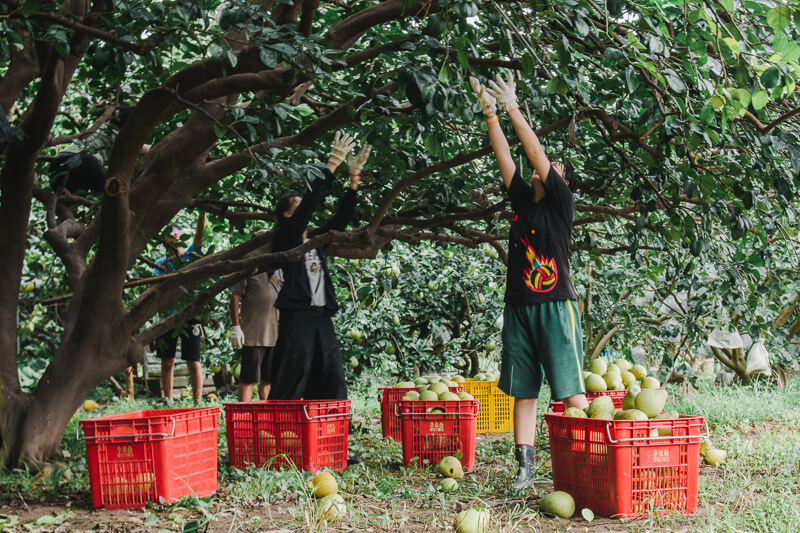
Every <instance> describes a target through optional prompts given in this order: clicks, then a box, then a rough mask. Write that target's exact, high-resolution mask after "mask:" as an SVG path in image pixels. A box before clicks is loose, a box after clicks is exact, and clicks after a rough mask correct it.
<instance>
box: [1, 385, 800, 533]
mask: <svg viewBox="0 0 800 533" xmlns="http://www.w3.org/2000/svg"><path fill="white" fill-rule="evenodd" d="M699 387H700V388H699V390H698V392H697V393H696V394H694V395H691V396H678V395H677V394H678V390H677V389H671V390H670V403H669V404H668V405H669V406H670V407H669V409H676V410H678V411H679V412H681V413H686V414H696V415H702V416H704V417H705V418H706V420H707V422H708V426H709V429H710V431H711V434H712V441H713V443H714V445H715V446H716V447H719V448H722V449H725V450H727V451H728V460H727V462H726V463H725V464H724V465H723V466H722V467H719V468H714V467H711V466H708V465H701V467H700V477H699V491H698V492H699V505H698V511H697V513H696V514H695V515H694V516H690V517H687V516H681V515H668V516H658V515H653V516H644V517H642V518H640V519H637V520H630V521H622V520H616V519H611V518H604V517H599V516H598V517H596V518H595V519H594V520H592V521H591V522H588V521H586V520H585V519H584V518H582V517H580V513H579V512H578V513H576V516H578V518H572V519H568V520H565V519H553V518H547V517H544V516H543V515H541V514H540V513H539V512H538V499H539V497H540V496H541V495H543V494H545V493H547V492H549V491H551V490H553V485H552V479H551V466H550V463H549V456H548V453H547V452H546V451H544V452H541V453H540V459H541V461H540V463H541V468H540V471H539V474H538V476H537V481H538V484H537V489H538V490H537V491H531V492H529V493H527V494H525V495H523V496H522V497H520V496H519V495H516V494H513V493H511V492H510V491H509V489H508V482H509V479H510V477H511V475H512V473H513V470H514V466H513V464H512V463H513V462H512V456H511V450H512V448H513V441H512V440H511V436H510V434H489V435H480V436H479V438H478V442H477V447H476V466H475V468H474V469H473V470H472V471H471V472H469V473H468V474H467V476H466V479H465V480H464V481H463V482H462V483H461V484H460V486H459V489H458V491H457V492H456V493H453V494H444V493H442V492H441V491H440V490H439V489H438V485H439V481H440V478H439V476H438V475H436V473H435V471H434V469H433V468H408V469H407V468H404V467H403V465H402V449H401V447H400V445H399V444H398V443H396V442H393V441H391V440H382V439H381V438H380V422H379V416H378V414H377V413H378V410H379V404H378V400H377V397H378V396H377V393H376V392H375V391H374V389H372V388H371V387H370V388H369V389H368V390H369V392H368V393H367V392H364V393H358V392H356V394H354V396H353V412H354V420H355V424H356V429H357V431H356V433H355V434H354V435H352V436H351V438H350V452H351V454H352V455H358V456H360V457H361V458H362V459H363V460H364V464H363V465H362V466H357V467H351V468H349V469H347V470H346V471H345V472H342V473H337V474H335V475H336V478H337V480H338V482H339V488H340V493H342V494H343V495H344V497H345V499H346V501H347V503H348V506H349V508H350V510H349V516H348V517H347V518H346V519H344V520H342V521H340V522H337V523H335V524H334V525H330V526H329V525H326V524H325V523H324V522H319V521H317V520H316V517H315V512H314V509H315V505H314V503H315V502H314V501H313V498H311V497H310V496H309V494H308V490H307V489H306V488H305V483H306V481H307V480H308V479H309V478H310V477H311V476H310V474H308V473H302V472H297V471H291V470H283V471H272V470H265V469H251V470H249V471H240V470H236V469H231V468H230V467H228V466H227V464H226V462H227V442H226V438H225V434H224V423H223V424H221V431H220V441H219V457H220V465H219V475H218V479H219V487H220V488H219V491H218V492H217V493H216V494H215V495H213V496H211V497H208V498H188V499H184V500H182V501H180V502H177V503H173V504H162V505H158V504H156V505H153V506H151V507H149V508H147V509H136V510H122V511H103V510H101V511H94V510H92V506H91V494H90V489H89V484H88V475H87V471H86V460H85V448H84V444H83V442H81V441H79V440H76V439H75V429H76V425H77V419H78V418H79V417H85V416H87V414H85V413H82V414H80V415H79V416H76V417H75V419H74V420H73V421H72V423H71V424H70V427H69V428H68V429H67V432H66V433H65V437H64V442H63V450H64V451H65V455H66V456H67V457H66V459H65V464H63V465H56V468H54V469H53V470H52V471H48V472H44V473H43V474H41V473H40V474H37V475H33V474H32V473H30V472H27V471H19V470H18V471H14V472H11V473H7V474H5V475H3V476H2V477H0V513H1V514H0V531H48V532H51V531H88V530H95V531H120V532H123V531H124V532H133V531H159V530H165V531H226V532H233V531H242V532H251V531H252V532H256V531H282V530H283V531H365V532H389V531H391V532H398V531H408V532H421V531H447V530H452V523H453V518H454V516H455V514H456V513H457V511H458V510H459V509H462V508H467V507H470V506H474V505H480V506H484V507H486V508H488V509H490V510H491V513H492V520H491V523H490V527H489V529H488V531H492V532H498V533H501V532H510V531H536V532H539V531H565V530H568V529H569V530H573V531H591V532H611V531H632V532H645V531H686V532H689V531H691V532H695V531H698V532H710V531H720V532H721V531H725V532H728V531H730V532H739V531H741V532H765V533H766V532H770V533H772V532H784V531H785V532H793V531H797V530H798V526H797V524H798V523H800V486H798V485H799V484H800V483H799V482H798V479H800V431H798V429H800V380H795V381H790V383H789V386H788V387H787V389H786V390H784V391H777V390H775V389H773V388H769V387H767V386H764V385H760V386H758V385H757V386H754V387H749V388H723V387H714V386H711V385H709V384H704V385H700V386H699ZM543 400H544V398H543ZM541 404H542V407H545V406H546V405H547V402H546V401H542V402H541ZM143 408H152V406H151V405H148V404H147V403H146V402H136V403H135V404H130V403H116V404H111V405H109V406H105V407H103V408H102V410H101V412H100V413H99V414H101V415H106V414H112V413H116V412H125V411H130V410H132V409H143ZM97 414H98V413H93V414H92V415H91V416H96V415H97ZM546 442H547V440H546V438H545V437H544V436H540V444H543V443H546ZM4 528H5V529H4Z"/></svg>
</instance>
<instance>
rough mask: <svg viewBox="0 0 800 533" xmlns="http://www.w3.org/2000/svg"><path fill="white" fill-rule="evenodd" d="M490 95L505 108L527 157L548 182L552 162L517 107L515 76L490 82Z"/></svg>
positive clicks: (510, 74) (498, 77)
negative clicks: (506, 79)
mask: <svg viewBox="0 0 800 533" xmlns="http://www.w3.org/2000/svg"><path fill="white" fill-rule="evenodd" d="M486 90H487V92H488V93H489V94H491V95H492V96H494V97H495V98H497V100H498V101H499V102H500V107H502V108H503V111H505V112H506V113H507V114H508V117H509V118H510V119H511V124H513V125H514V130H516V132H517V136H519V140H520V142H521V143H522V148H523V149H524V150H525V155H527V156H528V161H530V162H531V165H533V168H534V169H536V173H537V174H539V178H541V180H542V183H546V182H547V175H548V174H549V173H550V160H549V159H548V158H547V155H546V154H545V153H544V148H542V144H541V143H540V142H539V138H538V137H537V136H536V133H535V132H534V131H533V128H531V126H530V124H528V121H527V120H525V116H524V115H523V114H522V112H521V111H520V110H519V105H517V95H516V91H517V84H516V83H515V82H514V76H513V74H512V73H511V72H509V73H508V81H504V80H503V78H501V77H500V75H499V74H498V75H497V78H496V81H490V82H489V88H488V89H486Z"/></svg>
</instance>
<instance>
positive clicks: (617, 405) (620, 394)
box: [550, 387, 666, 413]
mask: <svg viewBox="0 0 800 533" xmlns="http://www.w3.org/2000/svg"><path fill="white" fill-rule="evenodd" d="M659 390H666V389H664V387H659ZM626 394H628V391H627V390H604V391H596V392H587V393H586V399H587V400H589V402H591V401H592V400H594V399H595V398H597V397H598V396H609V397H611V400H612V401H613V402H614V409H622V400H623V399H624V398H625V395H626ZM550 410H551V411H553V412H554V413H563V412H564V402H550Z"/></svg>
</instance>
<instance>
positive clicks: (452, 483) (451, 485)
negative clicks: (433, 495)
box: [439, 477, 458, 492]
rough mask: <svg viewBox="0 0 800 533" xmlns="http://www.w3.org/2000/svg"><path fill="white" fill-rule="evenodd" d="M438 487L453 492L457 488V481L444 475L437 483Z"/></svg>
mask: <svg viewBox="0 0 800 533" xmlns="http://www.w3.org/2000/svg"><path fill="white" fill-rule="evenodd" d="M439 488H440V489H441V490H442V492H455V491H456V489H458V481H456V480H455V479H453V478H451V477H446V478H444V479H443V480H442V481H441V483H439Z"/></svg>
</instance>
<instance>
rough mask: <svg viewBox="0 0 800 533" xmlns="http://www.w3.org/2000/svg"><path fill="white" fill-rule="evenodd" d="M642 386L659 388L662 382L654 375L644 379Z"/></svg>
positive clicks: (644, 387) (643, 387)
mask: <svg viewBox="0 0 800 533" xmlns="http://www.w3.org/2000/svg"><path fill="white" fill-rule="evenodd" d="M640 386H641V387H642V389H657V388H659V387H661V383H659V382H658V380H657V379H656V378H654V377H653V376H647V377H646V378H644V379H643V380H642V384H641V385H640Z"/></svg>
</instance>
